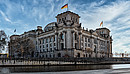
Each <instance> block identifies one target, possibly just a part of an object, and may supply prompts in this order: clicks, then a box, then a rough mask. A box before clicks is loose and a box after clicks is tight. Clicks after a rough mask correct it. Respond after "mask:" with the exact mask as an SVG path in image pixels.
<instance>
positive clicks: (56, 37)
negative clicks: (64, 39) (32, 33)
mask: <svg viewBox="0 0 130 74" xmlns="http://www.w3.org/2000/svg"><path fill="white" fill-rule="evenodd" d="M55 40H56V49H58V33H55Z"/></svg>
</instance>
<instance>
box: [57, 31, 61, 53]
mask: <svg viewBox="0 0 130 74" xmlns="http://www.w3.org/2000/svg"><path fill="white" fill-rule="evenodd" d="M57 38H58V50H61V49H60V33H59V34H58V37H57Z"/></svg>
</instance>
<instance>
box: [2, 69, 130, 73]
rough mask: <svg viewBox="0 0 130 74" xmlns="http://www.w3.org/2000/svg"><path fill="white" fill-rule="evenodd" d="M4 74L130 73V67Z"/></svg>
mask: <svg viewBox="0 0 130 74" xmlns="http://www.w3.org/2000/svg"><path fill="white" fill-rule="evenodd" d="M0 74H1V73H0ZM4 74H130V68H127V69H100V70H83V71H65V72H33V73H32V72H28V73H4Z"/></svg>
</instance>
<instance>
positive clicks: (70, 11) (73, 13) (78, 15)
mask: <svg viewBox="0 0 130 74" xmlns="http://www.w3.org/2000/svg"><path fill="white" fill-rule="evenodd" d="M68 13H70V14H74V15H77V16H78V17H79V18H80V16H79V15H78V14H76V13H73V12H71V11H66V12H63V13H61V14H58V15H57V16H56V18H57V17H58V16H60V15H62V14H68Z"/></svg>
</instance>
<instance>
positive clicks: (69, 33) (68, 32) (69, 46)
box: [66, 30, 72, 48]
mask: <svg viewBox="0 0 130 74" xmlns="http://www.w3.org/2000/svg"><path fill="white" fill-rule="evenodd" d="M66 37H67V38H66V45H67V48H72V33H71V30H68V31H67V33H66Z"/></svg>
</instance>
